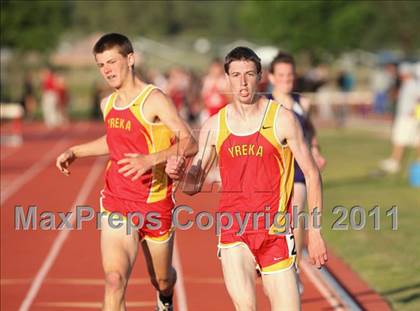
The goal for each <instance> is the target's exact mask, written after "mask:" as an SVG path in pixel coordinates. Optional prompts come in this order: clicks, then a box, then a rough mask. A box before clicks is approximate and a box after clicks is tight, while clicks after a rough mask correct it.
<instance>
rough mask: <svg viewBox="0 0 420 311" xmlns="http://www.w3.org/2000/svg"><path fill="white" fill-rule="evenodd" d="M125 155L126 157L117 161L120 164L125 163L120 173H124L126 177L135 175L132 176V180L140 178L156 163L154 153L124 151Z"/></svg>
mask: <svg viewBox="0 0 420 311" xmlns="http://www.w3.org/2000/svg"><path fill="white" fill-rule="evenodd" d="M124 156H125V158H124V159H121V160H119V161H118V162H117V164H118V165H123V164H125V165H124V166H123V167H121V168H120V169H119V170H118V173H121V174H123V175H124V177H129V176H130V175H134V176H133V177H132V178H131V180H132V181H135V180H137V179H139V178H140V176H141V175H143V174H144V173H146V172H147V171H148V170H150V169H151V168H152V167H153V165H154V162H153V158H152V155H144V154H139V153H124Z"/></svg>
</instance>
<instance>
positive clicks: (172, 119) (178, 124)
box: [118, 90, 198, 180]
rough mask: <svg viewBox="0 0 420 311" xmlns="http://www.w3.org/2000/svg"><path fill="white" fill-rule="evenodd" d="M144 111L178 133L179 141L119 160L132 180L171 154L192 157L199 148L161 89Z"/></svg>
mask: <svg viewBox="0 0 420 311" xmlns="http://www.w3.org/2000/svg"><path fill="white" fill-rule="evenodd" d="M146 110H147V111H146ZM143 112H144V114H145V115H147V116H152V119H156V118H157V119H159V121H161V122H163V123H164V124H165V125H166V126H167V127H168V128H169V129H170V130H171V131H172V132H173V133H174V134H175V135H176V137H177V143H175V144H174V145H172V146H171V147H169V148H168V149H165V150H162V151H160V152H156V153H152V154H148V155H140V154H136V153H127V154H125V158H124V159H121V160H119V161H118V164H120V165H121V164H125V165H124V166H123V167H122V168H121V169H120V170H119V172H120V173H122V174H124V176H125V177H128V176H130V175H133V177H132V178H131V179H132V180H136V179H138V178H139V177H140V176H141V175H143V174H144V172H146V171H147V170H149V169H150V168H151V167H153V166H155V165H157V164H160V163H164V162H166V161H167V160H168V159H169V158H170V157H171V156H176V155H180V156H185V157H191V156H194V155H195V154H196V153H197V150H198V146H197V142H196V140H195V138H194V137H193V136H192V134H191V130H190V129H189V127H188V125H187V124H186V123H185V122H184V121H183V120H182V119H181V117H180V116H179V114H178V112H177V110H176V108H175V106H174V105H173V104H172V102H171V100H170V99H169V98H168V97H167V96H166V95H165V94H163V93H162V92H161V91H159V90H155V91H153V92H152V93H151V94H150V95H149V97H148V99H147V101H146V103H145V105H144V110H143ZM149 121H152V120H149Z"/></svg>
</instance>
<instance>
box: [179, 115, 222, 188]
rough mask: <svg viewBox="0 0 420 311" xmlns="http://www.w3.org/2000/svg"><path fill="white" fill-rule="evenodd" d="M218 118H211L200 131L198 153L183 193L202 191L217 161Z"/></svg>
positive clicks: (187, 176)
mask: <svg viewBox="0 0 420 311" xmlns="http://www.w3.org/2000/svg"><path fill="white" fill-rule="evenodd" d="M217 118H218V115H214V116H212V117H211V118H209V119H208V120H207V121H206V122H205V123H204V124H203V127H202V128H201V130H200V136H199V138H198V153H197V155H196V156H195V157H194V159H193V161H192V164H191V167H190V169H189V170H188V172H187V174H186V176H185V179H184V187H183V192H184V193H186V194H189V195H194V194H196V193H198V192H200V191H201V188H202V186H203V183H204V181H205V179H206V177H207V174H208V173H209V171H210V169H211V167H212V165H213V163H214V160H215V159H216V156H217V155H216V138H217Z"/></svg>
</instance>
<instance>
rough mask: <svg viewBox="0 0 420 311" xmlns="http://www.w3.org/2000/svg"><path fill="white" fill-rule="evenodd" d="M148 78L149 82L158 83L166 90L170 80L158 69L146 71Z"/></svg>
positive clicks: (157, 84)
mask: <svg viewBox="0 0 420 311" xmlns="http://www.w3.org/2000/svg"><path fill="white" fill-rule="evenodd" d="M146 80H147V82H148V83H151V84H154V85H156V86H157V87H158V88H160V89H161V90H162V91H164V92H166V90H167V87H168V81H167V80H166V78H165V76H164V75H163V74H162V73H160V71H159V70H157V69H149V70H148V71H147V73H146Z"/></svg>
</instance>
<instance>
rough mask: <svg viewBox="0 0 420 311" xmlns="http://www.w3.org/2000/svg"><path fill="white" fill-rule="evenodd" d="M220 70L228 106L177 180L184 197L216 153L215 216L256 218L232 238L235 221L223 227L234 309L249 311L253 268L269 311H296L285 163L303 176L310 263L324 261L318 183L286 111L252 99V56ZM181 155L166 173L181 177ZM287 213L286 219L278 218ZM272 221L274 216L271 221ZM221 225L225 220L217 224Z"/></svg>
mask: <svg viewBox="0 0 420 311" xmlns="http://www.w3.org/2000/svg"><path fill="white" fill-rule="evenodd" d="M225 73H226V76H227V79H228V82H229V85H230V88H231V91H232V96H233V103H231V104H229V105H227V106H226V107H225V108H223V109H222V110H220V111H219V113H218V114H216V115H214V116H213V117H211V118H210V119H208V121H207V122H206V123H205V124H204V125H203V128H202V130H201V133H200V138H199V153H198V155H200V157H199V156H196V157H195V159H194V160H193V166H192V167H191V169H190V171H189V172H188V174H187V176H186V179H185V188H184V191H186V192H187V193H189V194H194V193H197V192H199V191H200V189H201V186H202V184H203V182H204V179H205V176H206V173H207V172H208V170H209V167H210V165H211V163H212V161H213V159H214V156H215V155H216V154H217V155H218V156H219V165H220V173H221V179H222V193H221V199H220V207H219V211H220V212H224V213H230V214H232V215H234V214H235V213H239V215H241V219H242V220H244V219H245V217H247V216H246V215H247V213H248V215H251V219H252V218H254V216H255V215H257V213H264V212H266V213H267V212H268V214H269V218H270V221H269V224H268V226H267V223H265V220H266V219H265V217H264V218H263V219H262V218H260V217H257V221H256V225H255V226H254V223H253V222H252V221H251V222H248V225H247V226H246V228H245V231H244V233H243V234H238V232H239V229H240V224H239V221H238V219H237V218H236V217H232V219H233V226H232V227H231V228H230V229H223V230H222V232H221V236H220V242H219V249H220V251H221V261H222V268H223V274H224V279H225V284H226V287H227V290H228V292H229V295H230V297H231V298H232V300H233V303H234V305H235V308H236V309H237V310H256V294H255V266H256V265H257V266H258V268H259V270H260V272H261V274H262V281H263V286H264V289H265V292H266V294H267V295H268V297H269V300H270V303H271V308H272V310H299V309H300V301H299V293H298V288H297V281H296V274H295V269H294V267H295V265H294V263H295V252H294V240H293V235H292V234H291V231H290V230H289V228H288V223H287V222H288V221H290V220H291V216H290V212H291V207H292V206H291V203H292V191H293V168H294V164H293V160H294V159H296V161H297V162H298V164H299V166H300V167H301V169H302V171H303V174H304V175H305V178H306V181H307V188H308V206H309V211H310V213H311V214H312V213H313V212H314V211H315V209H317V212H318V213H317V215H316V216H314V217H310V221H309V233H308V250H309V256H310V258H311V260H312V263H313V264H315V265H316V266H317V267H320V266H321V265H323V264H325V261H326V260H327V254H326V249H325V244H324V241H323V239H322V236H321V233H320V228H317V226H316V224H315V221H316V222H317V224H320V213H321V209H322V190H321V178H320V175H319V171H318V168H317V167H316V164H315V162H314V160H313V158H312V156H311V154H310V152H309V150H308V147H307V144H306V142H305V140H304V138H303V135H302V130H301V127H300V125H299V123H298V121H297V120H296V117H295V116H294V114H293V112H292V111H290V110H289V109H287V108H285V107H283V106H282V105H281V104H278V103H276V102H274V101H272V100H268V99H267V98H265V97H261V96H258V95H257V94H256V90H257V86H258V81H259V79H260V74H261V64H260V59H259V58H258V56H257V55H256V54H255V53H254V52H253V51H252V50H251V49H249V48H246V47H238V48H235V49H233V50H232V51H231V52H230V53H229V54H228V55H227V56H226V58H225ZM182 162H183V159H182V157H172V158H171V159H170V160H169V161H168V163H167V167H166V172H167V173H168V174H169V175H170V176H172V177H173V178H176V179H179V178H180V177H181V169H180V167H182V165H180V164H182ZM287 214H289V217H286V215H287ZM276 215H277V216H280V217H277V216H276ZM224 224H225V223H224Z"/></svg>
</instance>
